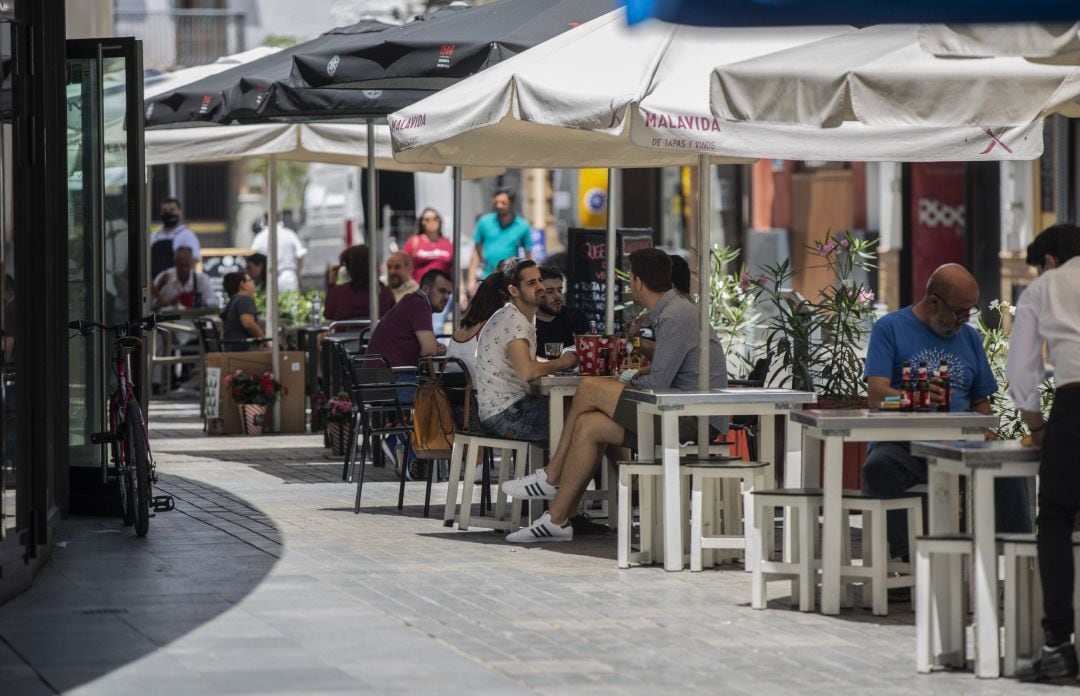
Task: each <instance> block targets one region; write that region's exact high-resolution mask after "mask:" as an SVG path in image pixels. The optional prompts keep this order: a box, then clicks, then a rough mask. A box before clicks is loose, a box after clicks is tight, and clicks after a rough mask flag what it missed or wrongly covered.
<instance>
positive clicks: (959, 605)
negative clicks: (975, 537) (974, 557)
mask: <svg viewBox="0 0 1080 696" xmlns="http://www.w3.org/2000/svg"><path fill="white" fill-rule="evenodd" d="M927 489H928V494H929V506H928V507H929V513H930V519H929V520H928V525H927V528H928V530H929V531H928V533H929V534H931V535H934V536H940V535H944V534H956V533H958V532H959V531H960V519H959V518H958V517H957V514H956V512H957V510H956V505H957V501H958V500H959V498H960V481H959V477H957V476H954V475H952V474H950V473H948V472H944V471H942V470H941V469H939V468H938V467H936V466H934V464H933V460H930V464H929V469H928V472H927ZM939 562H940V561H939ZM947 562H948V564H949V565H948V569H947V572H944V573H935V576H934V587H933V588H932V589H931V594H930V597H931V616H930V617H928V620H930V621H931V622H932V623H931V625H932V626H936V630H935V631H934V634H933V641H934V642H933V644H931V646H930V649H931V655H932V656H934V658H935V659H936V658H937V657H939V656H941V657H944V658H945V659H946V660H947V661H948V662H949V664H951V665H953V666H954V667H963V666H964V664H965V662H966V660H965V656H964V655H963V654H952V655H944V653H945V650H946V646H948V649H950V650H951V649H952V647H954V646H957V645H961V644H962V640H961V637H960V636H954V635H952V633H953V629H954V627H956V626H959V627H960V630H961V631H963V630H964V629H963V620H962V617H960V616H958V614H960V613H961V612H962V611H963V601H961V600H960V591H959V586H960V584H961V579H962V577H963V576H962V573H963V564H962V563H961V559H960V558H954V557H950V558H948V560H947ZM953 597H955V598H956V600H957V601H956V603H955V604H954V603H953V602H952V601H950V600H951V599H952V598H953ZM961 653H962V651H961Z"/></svg>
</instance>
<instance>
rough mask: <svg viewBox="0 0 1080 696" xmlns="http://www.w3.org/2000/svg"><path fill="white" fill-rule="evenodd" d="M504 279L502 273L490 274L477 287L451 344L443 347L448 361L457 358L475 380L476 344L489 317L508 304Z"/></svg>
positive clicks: (452, 336) (452, 335) (451, 337)
mask: <svg viewBox="0 0 1080 696" xmlns="http://www.w3.org/2000/svg"><path fill="white" fill-rule="evenodd" d="M505 285H506V276H504V275H503V274H502V273H501V272H499V271H496V272H495V273H492V274H491V275H489V276H488V277H487V278H485V279H484V282H482V283H480V287H478V288H477V289H476V294H475V295H473V297H472V299H471V300H469V306H468V307H467V308H466V309H465V315H464V316H462V317H461V326H459V327H458V328H457V329H456V330H455V331H454V333H453V334H451V336H450V343H449V344H448V345H447V346H446V355H447V357H451V358H460V359H461V361H462V362H464V363H465V364H466V365H467V366H468V368H469V374H471V375H473V376H474V377H475V376H476V344H477V341H479V338H480V330H481V329H483V328H484V324H485V323H486V322H487V320H488V319H490V318H491V315H492V314H494V313H495V312H497V311H499V310H500V309H501V308H502V306H503V305H505V304H506V302H507V299H508V298H507V296H506V292H505V291H504V290H503V287H504V286H505Z"/></svg>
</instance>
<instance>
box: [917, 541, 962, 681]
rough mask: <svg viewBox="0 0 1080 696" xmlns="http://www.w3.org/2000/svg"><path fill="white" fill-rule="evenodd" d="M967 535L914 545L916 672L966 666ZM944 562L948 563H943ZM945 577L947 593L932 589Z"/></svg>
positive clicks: (919, 542) (918, 542)
mask: <svg viewBox="0 0 1080 696" xmlns="http://www.w3.org/2000/svg"><path fill="white" fill-rule="evenodd" d="M971 552H972V541H971V537H970V536H967V535H961V534H956V535H941V536H925V537H919V538H918V539H917V540H916V543H915V669H916V670H917V671H919V672H922V673H926V672H929V671H930V670H931V669H933V667H934V665H935V664H938V663H940V662H944V663H947V664H949V665H950V666H953V667H963V666H964V665H965V664H966V658H965V653H964V584H963V580H964V578H963V572H962V571H961V563H960V562H959V561H961V560H962V559H963V557H964V556H968V557H970V556H971ZM944 561H948V563H945V562H944ZM939 573H945V577H946V578H947V580H948V582H947V589H946V594H945V596H940V594H939V593H938V592H937V591H936V588H935V585H934V583H935V580H936V579H937V576H938V574H939Z"/></svg>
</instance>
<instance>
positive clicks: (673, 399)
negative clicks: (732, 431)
mask: <svg viewBox="0 0 1080 696" xmlns="http://www.w3.org/2000/svg"><path fill="white" fill-rule="evenodd" d="M623 395H624V396H625V397H626V400H627V401H634V402H637V403H640V404H650V405H653V406H656V407H657V408H660V409H664V408H665V407H679V406H697V405H710V404H715V405H726V404H762V403H765V404H775V405H776V406H777V407H785V408H786V407H791V408H794V407H796V406H798V405H800V404H808V403H811V402H813V401H817V395H815V394H814V393H813V392H805V391H796V390H794V389H768V388H754V387H746V388H741V387H740V388H730V389H710V390H709V391H696V390H695V391H683V390H681V389H634V388H627V389H626V391H624V392H623Z"/></svg>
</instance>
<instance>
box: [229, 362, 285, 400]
mask: <svg viewBox="0 0 1080 696" xmlns="http://www.w3.org/2000/svg"><path fill="white" fill-rule="evenodd" d="M224 382H225V388H226V389H228V390H229V393H230V394H231V395H232V398H233V400H234V401H235V402H236V403H238V404H256V405H260V406H270V405H271V404H273V403H274V402H275V401H277V400H278V399H280V398H281V396H282V394H284V393H285V387H284V386H282V384H281V382H279V381H277V380H276V379H274V375H273V374H271V373H270V372H264V373H262V374H261V375H260V374H259V373H257V372H252V373H251V374H246V373H245V372H244V371H243V370H241V369H237V370H236V372H234V373H232V374H230V375H225V380H224Z"/></svg>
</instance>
